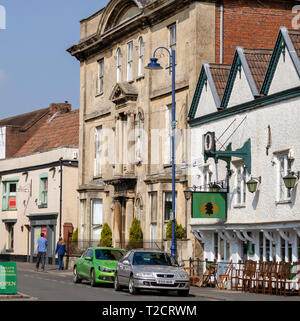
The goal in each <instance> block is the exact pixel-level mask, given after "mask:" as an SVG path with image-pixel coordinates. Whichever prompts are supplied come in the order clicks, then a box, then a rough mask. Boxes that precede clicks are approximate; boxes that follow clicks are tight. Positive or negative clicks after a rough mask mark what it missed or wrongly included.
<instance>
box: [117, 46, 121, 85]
mask: <svg viewBox="0 0 300 321" xmlns="http://www.w3.org/2000/svg"><path fill="white" fill-rule="evenodd" d="M121 81H122V51H121V48H118V50H117V82H118V83H120V82H121Z"/></svg>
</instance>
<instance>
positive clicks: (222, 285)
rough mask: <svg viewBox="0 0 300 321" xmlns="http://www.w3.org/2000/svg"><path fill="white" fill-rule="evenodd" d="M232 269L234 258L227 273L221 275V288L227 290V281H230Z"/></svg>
mask: <svg viewBox="0 0 300 321" xmlns="http://www.w3.org/2000/svg"><path fill="white" fill-rule="evenodd" d="M232 269H233V264H232V260H231V261H230V263H229V264H228V266H227V269H226V272H225V274H220V275H219V288H220V289H221V290H226V287H225V283H226V281H228V280H229V279H230V278H231V272H232Z"/></svg>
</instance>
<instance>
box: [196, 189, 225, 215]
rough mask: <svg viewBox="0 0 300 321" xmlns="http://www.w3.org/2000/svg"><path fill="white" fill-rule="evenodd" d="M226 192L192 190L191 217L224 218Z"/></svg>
mask: <svg viewBox="0 0 300 321" xmlns="http://www.w3.org/2000/svg"><path fill="white" fill-rule="evenodd" d="M226 214H227V193H220V192H218V193H207V192H193V196H192V218H221V219H226Z"/></svg>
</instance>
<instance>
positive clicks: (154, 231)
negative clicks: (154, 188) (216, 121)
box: [149, 192, 158, 241]
mask: <svg viewBox="0 0 300 321" xmlns="http://www.w3.org/2000/svg"><path fill="white" fill-rule="evenodd" d="M153 195H155V196H156V209H155V212H156V218H155V220H154V219H153V217H152V213H153V210H154V209H153ZM149 201H150V206H149V208H150V213H149V214H150V215H149V216H150V239H151V241H156V240H157V239H158V233H157V232H158V231H157V217H158V203H157V202H158V192H151V193H149ZM154 235H155V236H154Z"/></svg>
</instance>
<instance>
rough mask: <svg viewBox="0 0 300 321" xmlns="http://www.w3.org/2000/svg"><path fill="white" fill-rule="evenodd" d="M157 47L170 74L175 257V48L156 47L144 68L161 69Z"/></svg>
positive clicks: (174, 243)
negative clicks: (167, 56)
mask: <svg viewBox="0 0 300 321" xmlns="http://www.w3.org/2000/svg"><path fill="white" fill-rule="evenodd" d="M159 49H164V50H166V51H167V52H168V55H169V67H170V73H171V74H172V212H171V213H170V214H171V215H170V219H171V220H172V245H171V255H172V256H173V257H174V258H176V240H175V130H176V119H175V118H176V103H175V64H176V61H175V50H169V49H168V48H166V47H158V48H157V49H155V51H154V54H153V58H151V59H150V63H149V64H148V66H147V67H146V69H150V70H159V69H163V68H162V67H161V65H160V64H159V63H158V62H157V60H158V59H157V58H156V52H157V51H158V50H159Z"/></svg>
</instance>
